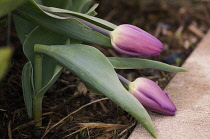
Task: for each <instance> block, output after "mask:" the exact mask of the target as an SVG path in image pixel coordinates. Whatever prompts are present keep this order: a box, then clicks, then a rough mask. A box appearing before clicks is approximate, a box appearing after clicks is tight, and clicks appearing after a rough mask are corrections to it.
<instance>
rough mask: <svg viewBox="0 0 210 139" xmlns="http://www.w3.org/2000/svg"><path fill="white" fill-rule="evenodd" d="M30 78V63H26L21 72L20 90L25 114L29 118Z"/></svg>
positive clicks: (30, 110) (30, 111)
mask: <svg viewBox="0 0 210 139" xmlns="http://www.w3.org/2000/svg"><path fill="white" fill-rule="evenodd" d="M31 76H32V65H31V62H27V63H26V64H25V65H24V67H23V71H22V88H23V98H24V102H25V105H26V109H27V113H28V116H29V117H30V118H32V102H33V100H32V98H33V97H32V94H33V87H32V83H31Z"/></svg>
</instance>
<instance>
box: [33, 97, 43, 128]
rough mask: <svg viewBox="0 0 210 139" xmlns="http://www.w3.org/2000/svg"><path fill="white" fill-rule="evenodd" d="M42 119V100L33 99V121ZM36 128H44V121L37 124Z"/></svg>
mask: <svg viewBox="0 0 210 139" xmlns="http://www.w3.org/2000/svg"><path fill="white" fill-rule="evenodd" d="M41 117H42V98H39V99H33V119H39V118H41ZM35 126H36V127H40V126H42V120H40V121H39V122H37V123H36V124H35Z"/></svg>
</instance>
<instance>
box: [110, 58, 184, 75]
mask: <svg viewBox="0 0 210 139" xmlns="http://www.w3.org/2000/svg"><path fill="white" fill-rule="evenodd" d="M108 59H109V61H110V62H111V63H112V65H113V67H114V68H116V69H140V68H151V69H158V70H163V71H168V72H186V71H187V70H186V69H184V68H180V67H176V66H172V65H168V64H165V63H162V62H158V61H153V60H148V59H141V58H120V57H109V58H108Z"/></svg>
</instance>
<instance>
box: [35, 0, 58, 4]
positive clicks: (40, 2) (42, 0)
mask: <svg viewBox="0 0 210 139" xmlns="http://www.w3.org/2000/svg"><path fill="white" fill-rule="evenodd" d="M31 1H32V0H31ZM33 1H35V2H36V3H37V4H43V2H44V1H45V0H33ZM53 1H54V0H53Z"/></svg>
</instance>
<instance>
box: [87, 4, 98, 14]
mask: <svg viewBox="0 0 210 139" xmlns="http://www.w3.org/2000/svg"><path fill="white" fill-rule="evenodd" d="M98 5H99V4H94V5H93V6H92V7H91V8H90V9H89V11H88V12H87V13H86V14H87V15H90V16H95V15H97V12H96V11H95V9H96V8H97V7H98Z"/></svg>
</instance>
